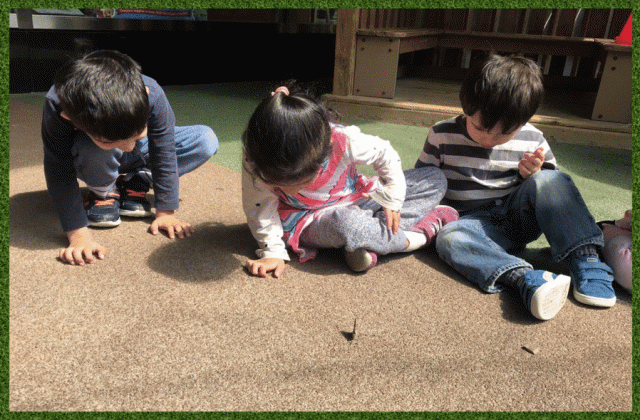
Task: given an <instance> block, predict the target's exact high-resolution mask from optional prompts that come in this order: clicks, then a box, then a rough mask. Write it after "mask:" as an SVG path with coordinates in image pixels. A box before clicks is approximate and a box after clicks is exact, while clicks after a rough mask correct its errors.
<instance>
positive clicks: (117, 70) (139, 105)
mask: <svg viewBox="0 0 640 420" xmlns="http://www.w3.org/2000/svg"><path fill="white" fill-rule="evenodd" d="M54 87H55V91H56V94H57V95H58V98H59V99H60V103H61V105H62V109H63V111H64V112H65V113H66V114H67V115H68V117H69V118H70V119H71V121H72V122H73V123H74V124H75V125H76V126H77V127H78V128H79V129H81V130H82V131H85V132H86V133H88V134H90V135H95V136H98V137H101V138H103V139H105V140H107V141H118V140H124V139H128V138H130V137H132V136H135V135H137V134H139V133H140V132H142V131H143V130H144V128H145V126H146V125H147V120H148V119H149V96H148V94H147V91H146V87H145V85H144V81H143V80H142V73H141V68H140V65H139V64H138V63H136V62H135V61H134V60H132V59H131V58H130V57H129V56H127V55H125V54H122V53H120V52H118V51H108V50H101V51H95V52H92V53H89V54H87V55H85V56H84V57H82V58H80V59H77V60H74V61H71V62H69V63H67V64H66V65H64V66H63V67H62V68H61V69H60V70H59V71H58V72H57V74H56V77H55V81H54Z"/></svg>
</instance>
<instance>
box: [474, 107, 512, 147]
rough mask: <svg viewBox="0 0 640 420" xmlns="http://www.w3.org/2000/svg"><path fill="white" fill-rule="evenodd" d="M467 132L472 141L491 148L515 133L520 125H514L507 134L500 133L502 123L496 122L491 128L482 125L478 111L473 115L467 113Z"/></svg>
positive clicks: (507, 139)
mask: <svg viewBox="0 0 640 420" xmlns="http://www.w3.org/2000/svg"><path fill="white" fill-rule="evenodd" d="M465 119H466V124H467V132H468V133H469V136H470V137H471V139H472V140H473V141H475V142H476V143H478V144H479V145H480V146H482V147H484V148H485V149H492V148H494V147H495V146H498V145H501V144H505V143H506V142H508V141H509V140H511V139H512V138H513V136H515V135H516V133H517V132H518V130H520V128H521V127H522V126H519V127H515V128H514V129H513V130H511V131H510V132H509V133H507V134H503V133H502V123H501V122H498V123H497V124H496V125H495V126H494V127H493V128H492V129H491V130H487V129H486V128H484V127H483V126H482V121H481V118H480V111H477V112H476V113H475V114H473V115H467V118H465Z"/></svg>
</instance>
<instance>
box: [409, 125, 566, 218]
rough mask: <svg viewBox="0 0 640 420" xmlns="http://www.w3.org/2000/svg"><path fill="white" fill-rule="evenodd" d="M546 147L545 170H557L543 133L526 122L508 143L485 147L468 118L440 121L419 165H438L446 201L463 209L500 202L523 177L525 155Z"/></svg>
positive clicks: (544, 150)
mask: <svg viewBox="0 0 640 420" xmlns="http://www.w3.org/2000/svg"><path fill="white" fill-rule="evenodd" d="M540 147H542V148H543V152H544V156H545V161H544V164H543V169H557V164H556V159H555V157H554V156H553V153H552V152H551V148H550V147H549V144H548V143H547V141H546V140H545V138H544V136H543V134H542V132H541V131H540V130H538V129H537V128H535V127H534V126H532V125H531V124H529V123H527V124H525V125H524V126H523V127H522V128H521V129H520V130H519V131H518V132H517V133H516V135H515V136H514V137H513V139H511V140H509V141H508V142H506V143H504V144H501V145H498V146H495V147H493V148H492V149H485V148H483V147H482V146H480V145H479V144H477V143H476V142H474V141H473V140H471V138H470V137H469V134H468V133H467V129H466V124H465V117H464V115H460V116H458V117H455V118H452V119H449V120H446V121H440V122H438V123H436V124H435V125H434V126H433V127H432V128H431V130H429V134H428V136H427V140H426V142H425V144H424V149H423V151H422V153H421V154H420V157H419V158H418V161H417V162H416V168H419V167H422V166H427V165H434V166H437V167H439V168H440V169H442V171H443V172H444V174H445V176H446V177H447V181H448V188H447V193H446V194H445V201H446V204H448V205H450V206H452V207H454V208H455V209H456V210H458V211H460V212H463V211H468V210H473V209H475V208H477V207H480V206H482V205H485V204H488V203H491V202H497V201H500V200H501V199H503V198H504V197H506V196H508V195H509V194H511V193H512V192H513V191H515V190H516V189H517V188H518V186H519V185H520V184H521V183H522V181H523V179H522V177H521V176H520V175H519V173H518V164H519V162H520V159H522V158H523V157H524V154H525V153H527V152H529V153H533V152H534V151H535V150H536V149H538V148H540Z"/></svg>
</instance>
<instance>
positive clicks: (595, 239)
mask: <svg viewBox="0 0 640 420" xmlns="http://www.w3.org/2000/svg"><path fill="white" fill-rule="evenodd" d="M584 245H595V246H597V247H600V248H602V247H603V246H604V237H603V235H602V233H600V234H599V235H595V236H592V237H591V238H587V239H583V240H582V241H580V242H578V243H577V244H575V245H574V246H572V247H569V248H567V250H566V251H564V252H563V253H556V255H555V256H554V257H553V261H554V262H560V261H562V260H564V259H565V258H567V257H568V256H569V255H571V253H572V252H573V251H575V250H576V249H578V248H580V247H581V246H584Z"/></svg>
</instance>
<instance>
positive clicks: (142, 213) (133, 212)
mask: <svg viewBox="0 0 640 420" xmlns="http://www.w3.org/2000/svg"><path fill="white" fill-rule="evenodd" d="M120 216H127V217H151V216H153V212H152V211H147V210H124V209H120Z"/></svg>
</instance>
